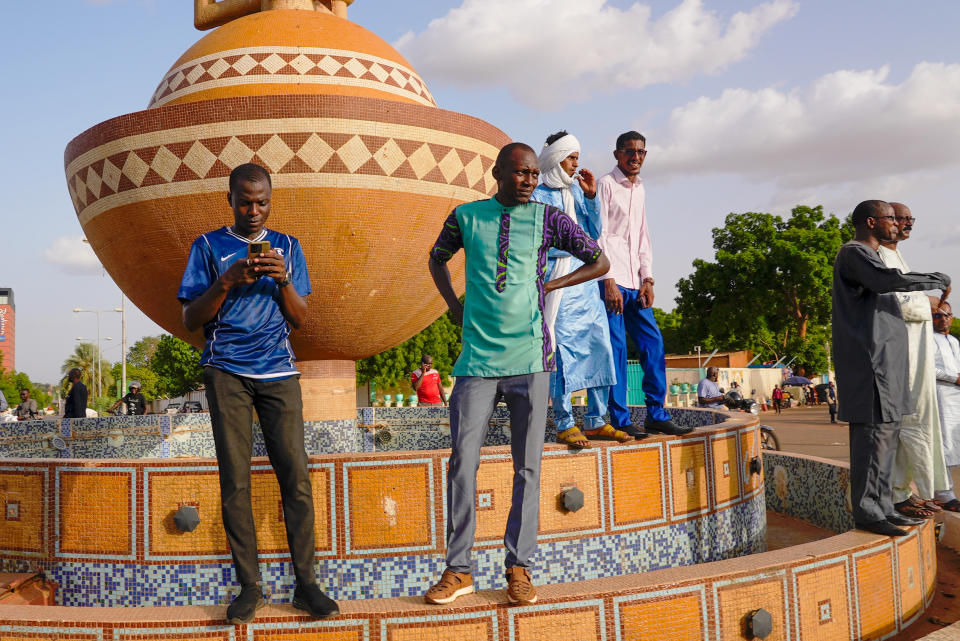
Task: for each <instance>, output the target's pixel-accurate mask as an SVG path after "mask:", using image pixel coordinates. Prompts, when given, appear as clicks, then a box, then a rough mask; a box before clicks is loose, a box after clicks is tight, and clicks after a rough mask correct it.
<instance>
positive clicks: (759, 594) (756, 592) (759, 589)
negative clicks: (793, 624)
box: [717, 578, 788, 641]
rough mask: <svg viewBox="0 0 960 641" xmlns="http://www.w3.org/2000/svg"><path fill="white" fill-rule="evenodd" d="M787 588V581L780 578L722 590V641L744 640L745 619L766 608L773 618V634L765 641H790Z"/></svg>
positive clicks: (718, 595)
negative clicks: (785, 592)
mask: <svg viewBox="0 0 960 641" xmlns="http://www.w3.org/2000/svg"><path fill="white" fill-rule="evenodd" d="M783 587H784V586H783V581H782V580H781V579H779V578H777V579H773V580H769V581H756V582H745V583H736V584H731V585H727V586H724V587H721V588H719V589H718V590H717V597H718V600H719V606H720V641H735V640H736V641H739V640H740V639H742V638H743V636H742V634H743V626H744V618H745V617H746V616H747V615H749V614H750V613H751V612H753V611H754V610H756V609H758V608H763V609H764V610H766V611H767V612H769V613H770V615H771V616H772V617H773V632H771V633H770V636H768V637H767V638H766V640H765V641H788V637H787V613H786V612H785V611H784V609H783V608H784V605H783V604H784V595H783Z"/></svg>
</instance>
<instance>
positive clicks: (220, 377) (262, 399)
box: [203, 367, 316, 585]
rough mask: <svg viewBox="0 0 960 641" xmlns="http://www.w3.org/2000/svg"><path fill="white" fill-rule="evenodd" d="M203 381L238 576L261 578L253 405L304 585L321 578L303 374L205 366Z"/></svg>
mask: <svg viewBox="0 0 960 641" xmlns="http://www.w3.org/2000/svg"><path fill="white" fill-rule="evenodd" d="M203 381H204V384H205V385H206V391H207V403H208V404H209V405H210V423H211V425H212V427H213V440H214V444H215V445H216V448H217V465H218V466H219V468H220V503H221V505H222V510H223V526H224V529H225V530H226V532H227V541H229V543H230V551H231V552H232V554H233V565H234V568H235V570H236V572H237V581H238V582H239V583H240V585H247V584H249V583H257V582H259V581H260V566H259V564H258V562H257V530H256V527H255V526H254V521H253V508H252V506H251V504H250V457H251V454H252V453H253V408H256V409H257V415H258V416H259V417H260V428H261V430H262V431H263V440H264V442H265V444H266V446H267V455H268V456H269V457H270V464H271V465H272V466H273V470H274V472H275V473H276V475H277V482H278V483H279V485H280V499H281V501H282V503H283V520H284V522H285V524H286V526H287V544H288V545H289V546H290V556H291V559H292V560H293V571H294V574H295V575H296V577H297V584H298V585H307V584H310V583H315V582H316V574H315V570H314V549H315V545H314V536H313V520H314V515H313V492H312V490H311V487H310V474H309V472H308V470H307V452H306V449H305V447H304V444H303V401H302V398H301V396H300V377H299V376H291V377H289V378H284V379H280V380H265V381H264V380H256V379H252V378H244V377H242V376H237V375H235V374H230V373H229V372H225V371H223V370H219V369H216V368H214V367H204V368H203Z"/></svg>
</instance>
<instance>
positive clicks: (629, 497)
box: [608, 448, 665, 525]
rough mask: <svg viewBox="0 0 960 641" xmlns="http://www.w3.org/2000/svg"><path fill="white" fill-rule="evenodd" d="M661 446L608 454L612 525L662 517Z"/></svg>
mask: <svg viewBox="0 0 960 641" xmlns="http://www.w3.org/2000/svg"><path fill="white" fill-rule="evenodd" d="M660 452H661V450H660V448H647V449H636V450H624V451H614V452H612V453H611V455H610V468H611V478H610V488H609V489H608V491H610V492H612V493H613V524H614V525H629V524H631V523H640V522H643V521H650V520H655V519H662V518H664V517H665V515H664V513H663V503H662V499H661V495H662V484H663V475H662V470H661V469H660Z"/></svg>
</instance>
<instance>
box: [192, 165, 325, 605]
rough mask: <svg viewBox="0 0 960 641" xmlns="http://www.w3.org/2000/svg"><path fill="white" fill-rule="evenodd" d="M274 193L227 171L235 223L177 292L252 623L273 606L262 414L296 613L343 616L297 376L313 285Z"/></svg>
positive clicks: (214, 239)
mask: <svg viewBox="0 0 960 641" xmlns="http://www.w3.org/2000/svg"><path fill="white" fill-rule="evenodd" d="M270 195H271V183H270V174H269V173H267V170H266V169H264V168H263V167H261V166H259V165H254V164H245V165H240V166H239V167H237V168H236V169H234V170H233V171H232V172H231V173H230V191H229V193H228V194H227V200H228V201H229V203H230V207H231V208H232V209H233V219H234V224H233V225H232V226H230V227H222V228H221V229H218V230H216V231H212V232H208V233H206V234H203V235H202V236H200V237H199V238H197V240H195V241H194V243H193V247H191V248H190V257H189V258H188V260H187V268H186V270H185V272H184V274H183V281H182V282H181V283H180V290H179V291H178V292H177V298H178V299H179V300H180V302H181V303H183V324H184V325H185V326H186V327H187V329H189V330H191V331H194V330H197V329H200V328H201V327H202V328H203V334H204V337H205V338H206V348H205V349H204V351H203V355H202V356H201V358H200V363H201V365H203V366H204V374H203V380H204V384H205V385H206V392H207V401H208V403H209V405H210V422H211V424H212V427H213V437H214V442H215V444H216V449H217V462H218V463H219V466H220V499H221V503H222V506H223V524H224V528H225V529H226V533H227V540H228V541H229V542H230V549H231V551H232V553H233V563H234V567H235V569H236V573H237V580H238V582H239V583H240V585H241V590H240V594H238V595H237V597H236V598H235V599H234V600H233V603H231V604H230V606H229V607H228V608H227V621H228V622H229V623H233V624H241V623H249V622H250V621H252V620H253V618H254V616H255V615H256V611H257V610H258V609H259V608H261V607H263V606H264V605H265V602H264V599H263V593H262V591H261V589H260V585H259V581H260V568H259V566H258V564H257V533H256V529H255V528H254V522H253V510H252V508H251V505H250V457H251V454H252V450H253V429H252V423H253V415H252V411H253V409H256V410H257V415H258V416H259V418H260V426H261V429H262V430H263V437H264V441H265V443H266V447H267V453H268V454H269V456H270V462H271V463H272V465H273V468H274V471H275V472H276V474H277V481H278V482H279V485H280V496H281V498H282V501H283V518H284V522H285V523H286V527H287V540H288V542H289V544H290V556H291V559H292V561H293V569H294V574H295V575H296V578H297V587H296V590H295V591H294V594H293V606H294V607H295V608H298V609H300V610H306V611H307V612H309V613H310V614H311V615H312V616H314V617H315V618H327V617H331V616H336V615H337V614H339V609H338V608H337V604H336V603H335V602H334V601H333V600H331V599H330V598H329V597H327V595H325V594H324V593H323V591H322V590H321V589H320V587H319V586H318V585H317V582H316V574H315V571H314V535H313V522H314V514H313V494H312V490H311V487H310V476H309V474H308V471H307V454H306V450H305V448H304V442H303V402H302V399H301V396H300V374H299V372H298V371H297V367H296V363H295V360H296V359H295V357H294V355H293V350H292V349H291V348H290V341H289V335H290V328H291V327H293V328H294V329H296V328H298V327H300V325H301V324H302V323H303V321H304V319H305V318H306V313H307V302H306V298H305V297H306V296H307V295H308V294H309V293H310V291H311V289H310V277H309V275H308V274H307V265H306V261H305V259H304V256H303V250H302V249H301V248H300V242H299V241H298V240H297V239H296V238H294V237H293V236H289V235H287V234H281V233H279V232H276V231H273V230H270V229H267V228H266V227H264V225H265V224H266V222H267V217H268V216H269V215H270ZM253 241H268V242H269V243H270V250H269V251H268V252H264V253H257V254H255V255H251V253H250V243H251V242H253Z"/></svg>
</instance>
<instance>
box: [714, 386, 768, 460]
mask: <svg viewBox="0 0 960 641" xmlns="http://www.w3.org/2000/svg"><path fill="white" fill-rule="evenodd" d="M723 404H724V405H725V406H726V407H727V409H728V410H733V411H741V412H750V413H751V414H754V415H756V414H759V413H760V404H759V403H757V402H756V401H755V400H753V399H752V398H744V397H743V396H742V395H741V394H740V392H738V391H737V390H730V391H729V392H727V393H726V394H724V395H723ZM760 447H761V448H762V449H765V450H779V449H780V439H778V438H777V435H776V433H775V432H774V431H773V428H772V427H770V426H769V425H761V426H760Z"/></svg>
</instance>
